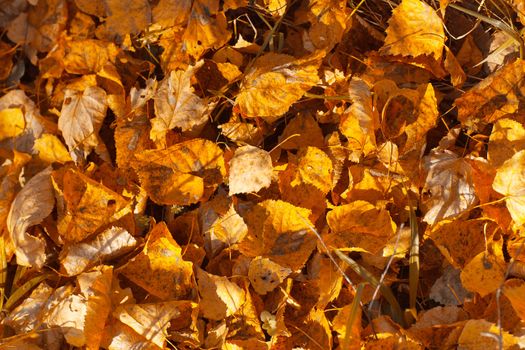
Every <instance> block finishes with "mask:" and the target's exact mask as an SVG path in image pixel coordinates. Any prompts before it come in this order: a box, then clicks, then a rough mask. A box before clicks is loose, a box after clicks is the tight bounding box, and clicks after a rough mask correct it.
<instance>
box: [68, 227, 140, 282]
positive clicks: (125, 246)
mask: <svg viewBox="0 0 525 350" xmlns="http://www.w3.org/2000/svg"><path fill="white" fill-rule="evenodd" d="M136 244H137V241H136V240H135V238H133V236H131V235H130V234H129V232H128V231H126V230H125V229H123V228H120V227H111V228H109V229H107V230H105V231H104V232H102V233H100V234H99V235H97V236H96V237H95V238H93V239H92V240H89V241H86V242H82V243H77V244H72V245H68V246H67V247H66V248H65V249H64V250H63V251H62V255H63V256H62V257H61V259H60V260H61V261H60V264H61V266H62V269H63V270H64V271H65V274H66V275H67V276H74V275H78V274H79V273H82V272H84V271H85V270H87V269H88V268H89V267H91V266H93V265H95V264H99V263H100V262H104V261H107V260H110V259H113V258H116V257H118V256H120V255H124V254H126V253H128V252H130V251H131V250H133V248H135V245H136Z"/></svg>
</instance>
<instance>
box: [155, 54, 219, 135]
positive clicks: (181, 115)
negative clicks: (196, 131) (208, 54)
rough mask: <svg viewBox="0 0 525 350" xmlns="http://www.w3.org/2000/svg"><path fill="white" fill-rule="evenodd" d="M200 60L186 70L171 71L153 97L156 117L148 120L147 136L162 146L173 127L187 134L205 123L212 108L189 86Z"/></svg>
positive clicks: (200, 64)
mask: <svg viewBox="0 0 525 350" xmlns="http://www.w3.org/2000/svg"><path fill="white" fill-rule="evenodd" d="M202 64H203V62H202V61H200V62H198V63H197V64H196V65H195V66H189V67H188V68H187V69H186V70H173V71H171V73H170V75H169V76H167V77H166V78H164V79H163V80H162V81H161V82H160V84H159V88H158V90H157V93H156V96H155V114H156V117H155V118H153V119H151V131H150V137H151V139H152V140H154V141H161V142H164V143H165V138H166V133H167V132H168V131H169V130H171V129H173V128H176V127H177V128H180V129H182V131H188V130H191V129H192V128H198V127H200V126H202V125H203V124H204V123H206V121H207V120H208V116H209V113H210V112H211V109H212V107H210V105H209V103H208V102H207V101H206V100H205V99H202V98H200V97H199V96H197V95H196V94H195V91H194V89H193V87H192V86H191V78H192V76H193V74H194V71H195V70H196V69H198V68H199V67H201V66H202Z"/></svg>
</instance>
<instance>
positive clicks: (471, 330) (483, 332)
mask: <svg viewBox="0 0 525 350" xmlns="http://www.w3.org/2000/svg"><path fill="white" fill-rule="evenodd" d="M501 333H502V337H501V342H502V345H503V347H501V348H500V349H504V350H507V349H516V346H517V345H518V339H516V338H515V337H514V336H513V335H512V334H510V333H508V332H507V331H505V330H502V331H501ZM499 335H500V330H499V329H498V326H496V325H495V324H494V323H491V322H488V321H485V320H468V321H467V322H466V323H465V326H464V327H463V330H462V331H461V335H460V336H459V339H458V344H457V345H458V347H459V348H460V349H469V350H487V349H497V348H498V337H499Z"/></svg>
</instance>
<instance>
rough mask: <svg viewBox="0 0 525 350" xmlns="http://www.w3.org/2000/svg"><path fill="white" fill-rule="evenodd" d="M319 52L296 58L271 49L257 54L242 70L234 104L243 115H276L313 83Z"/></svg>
mask: <svg viewBox="0 0 525 350" xmlns="http://www.w3.org/2000/svg"><path fill="white" fill-rule="evenodd" d="M323 56H324V52H323V51H317V52H315V53H313V54H312V55H310V56H307V57H303V58H300V59H296V58H294V57H293V56H289V55H284V54H278V53H273V52H270V53H267V54H265V55H263V56H261V57H259V58H258V59H257V60H256V61H255V63H254V64H253V66H252V67H251V69H250V71H248V72H246V76H245V77H244V80H243V81H242V85H241V90H240V92H239V94H238V95H237V98H236V100H235V108H236V109H238V110H239V112H240V113H241V114H242V115H243V116H246V117H251V118H255V117H261V118H263V119H265V120H267V121H268V122H272V121H274V120H276V119H278V118H279V117H280V116H281V115H283V114H284V113H286V112H287V111H288V109H289V108H290V106H291V105H292V104H293V103H294V102H296V101H297V100H299V99H300V98H301V97H302V96H303V95H304V93H305V92H306V91H308V90H310V88H311V87H312V86H314V85H315V84H317V82H318V80H319V78H318V76H317V69H318V68H319V65H320V63H321V59H322V58H323Z"/></svg>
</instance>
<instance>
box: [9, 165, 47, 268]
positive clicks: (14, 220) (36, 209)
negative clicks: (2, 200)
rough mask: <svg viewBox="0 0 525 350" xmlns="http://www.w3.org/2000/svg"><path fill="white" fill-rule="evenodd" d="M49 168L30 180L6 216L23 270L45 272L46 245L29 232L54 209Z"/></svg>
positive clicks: (17, 257) (18, 260)
mask: <svg viewBox="0 0 525 350" xmlns="http://www.w3.org/2000/svg"><path fill="white" fill-rule="evenodd" d="M51 171H52V169H51V168H50V167H48V168H46V169H44V170H42V171H41V172H40V173H38V174H36V175H35V176H34V177H32V178H31V180H29V181H28V182H27V184H26V185H25V186H24V188H23V189H22V190H21V191H20V192H19V193H18V194H17V195H16V197H15V199H14V200H13V204H12V205H11V210H10V211H9V214H8V216H7V229H8V230H9V235H10V237H11V240H12V241H13V244H14V246H15V254H16V261H17V263H18V264H19V265H22V266H35V267H37V268H39V269H40V268H42V266H43V265H44V263H45V260H46V254H45V241H44V240H43V239H42V238H39V237H35V236H32V235H30V234H29V233H28V232H27V229H28V228H29V227H31V226H34V225H36V224H39V223H41V222H42V220H43V219H45V218H46V217H47V216H48V215H49V214H51V211H53V208H54V206H55V198H54V195H53V185H52V183H51Z"/></svg>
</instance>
